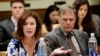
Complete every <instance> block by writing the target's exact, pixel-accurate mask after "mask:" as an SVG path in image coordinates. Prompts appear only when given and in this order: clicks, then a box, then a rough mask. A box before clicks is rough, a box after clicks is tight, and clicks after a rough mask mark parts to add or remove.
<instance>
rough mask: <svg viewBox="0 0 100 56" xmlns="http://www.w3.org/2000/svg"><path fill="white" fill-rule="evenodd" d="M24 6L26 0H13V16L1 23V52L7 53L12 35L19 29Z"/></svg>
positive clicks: (11, 3)
mask: <svg viewBox="0 0 100 56" xmlns="http://www.w3.org/2000/svg"><path fill="white" fill-rule="evenodd" d="M24 5H25V2H24V0H11V2H10V6H11V13H12V16H11V18H9V19H6V20H4V21H1V22H0V51H6V48H7V45H8V43H9V41H10V40H11V38H12V37H13V36H12V33H13V32H14V31H15V30H16V29H17V27H16V25H17V21H18V20H19V17H20V16H21V15H22V13H23V12H24V10H25V7H24Z"/></svg>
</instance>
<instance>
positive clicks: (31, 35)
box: [7, 11, 71, 56]
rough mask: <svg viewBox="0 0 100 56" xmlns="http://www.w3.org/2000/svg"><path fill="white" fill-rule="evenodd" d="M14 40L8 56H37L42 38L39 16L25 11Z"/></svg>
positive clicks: (9, 46)
mask: <svg viewBox="0 0 100 56" xmlns="http://www.w3.org/2000/svg"><path fill="white" fill-rule="evenodd" d="M14 37H15V38H13V39H11V41H10V42H9V44H8V47H7V56H37V51H38V48H37V47H38V44H39V38H40V37H41V20H40V18H39V16H38V15H37V14H36V13H35V12H32V11H25V12H24V13H23V15H22V16H21V17H20V18H19V21H18V25H17V30H16V32H15V33H14ZM62 49H63V48H58V49H56V50H55V51H57V50H59V51H60V52H55V51H54V52H53V53H52V55H53V56H54V55H55V54H58V53H68V52H70V51H71V50H62Z"/></svg>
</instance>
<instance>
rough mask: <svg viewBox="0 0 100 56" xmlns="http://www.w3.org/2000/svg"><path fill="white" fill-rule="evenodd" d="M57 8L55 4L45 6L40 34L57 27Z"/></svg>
mask: <svg viewBox="0 0 100 56" xmlns="http://www.w3.org/2000/svg"><path fill="white" fill-rule="evenodd" d="M58 10H59V8H58V7H57V6H56V5H51V6H49V7H48V8H47V10H46V13H45V15H44V20H43V25H42V35H45V34H46V33H48V32H50V31H51V30H52V29H54V28H56V27H58Z"/></svg>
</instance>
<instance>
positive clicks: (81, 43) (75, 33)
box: [73, 30, 86, 54]
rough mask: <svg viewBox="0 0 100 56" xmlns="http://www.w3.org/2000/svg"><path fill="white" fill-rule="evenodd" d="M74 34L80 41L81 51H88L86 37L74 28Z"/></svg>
mask: <svg viewBox="0 0 100 56" xmlns="http://www.w3.org/2000/svg"><path fill="white" fill-rule="evenodd" d="M73 34H74V36H75V38H76V40H77V42H78V44H79V47H80V51H81V52H82V54H84V53H86V52H85V51H86V49H85V47H84V44H85V43H84V42H83V41H84V40H83V39H84V37H82V36H81V35H80V33H79V32H77V31H75V30H73Z"/></svg>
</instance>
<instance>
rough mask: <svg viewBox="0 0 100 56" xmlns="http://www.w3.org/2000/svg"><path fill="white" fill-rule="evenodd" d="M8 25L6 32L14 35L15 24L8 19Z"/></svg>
mask: <svg viewBox="0 0 100 56" xmlns="http://www.w3.org/2000/svg"><path fill="white" fill-rule="evenodd" d="M7 23H8V25H7V28H6V30H7V32H8V33H9V34H10V35H12V33H13V32H14V24H13V22H12V21H11V19H8V21H7Z"/></svg>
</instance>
